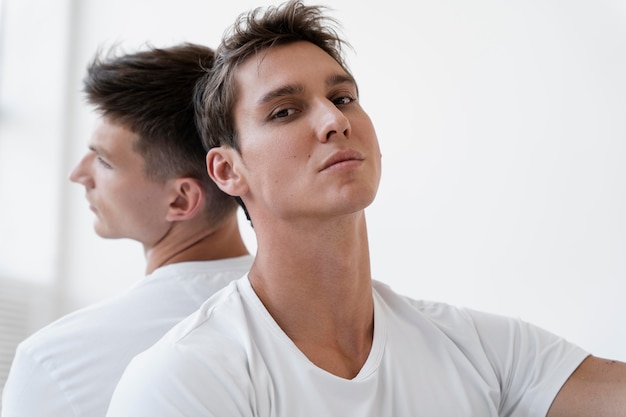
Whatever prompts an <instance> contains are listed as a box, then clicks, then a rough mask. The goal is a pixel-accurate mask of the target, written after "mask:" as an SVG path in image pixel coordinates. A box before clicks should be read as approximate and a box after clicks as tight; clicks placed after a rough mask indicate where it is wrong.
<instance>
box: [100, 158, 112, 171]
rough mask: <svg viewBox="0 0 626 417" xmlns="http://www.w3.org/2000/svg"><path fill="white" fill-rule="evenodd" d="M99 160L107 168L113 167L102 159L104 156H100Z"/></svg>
mask: <svg viewBox="0 0 626 417" xmlns="http://www.w3.org/2000/svg"><path fill="white" fill-rule="evenodd" d="M98 162H99V163H100V164H101V165H102V166H103V167H105V168H109V169H110V168H113V167H112V166H111V165H110V164H109V163H108V162H107V161H105V160H104V159H102V157H100V156H99V157H98Z"/></svg>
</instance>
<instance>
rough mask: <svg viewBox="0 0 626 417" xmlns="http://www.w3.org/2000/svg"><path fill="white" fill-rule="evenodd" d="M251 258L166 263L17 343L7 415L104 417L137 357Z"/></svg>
mask: <svg viewBox="0 0 626 417" xmlns="http://www.w3.org/2000/svg"><path fill="white" fill-rule="evenodd" d="M252 260H253V257H252V256H242V257H238V258H231V259H223V260H217V261H198V262H183V263H176V264H170V265H166V266H164V267H161V268H159V269H157V270H155V271H154V272H153V273H152V274H150V275H148V276H146V277H144V278H143V279H142V280H141V281H139V282H138V283H136V284H135V285H134V286H133V287H131V288H130V289H129V290H127V291H126V292H124V293H123V294H120V295H119V296H117V297H114V298H112V299H110V300H107V301H105V302H102V303H98V304H95V305H93V306H90V307H87V308H84V309H81V310H78V311H76V312H74V313H71V314H69V315H67V316H65V317H62V318H60V319H59V320H57V321H55V322H54V323H52V324H50V325H48V326H46V327H44V328H43V329H41V330H39V331H38V332H36V333H35V334H34V335H32V336H31V337H29V338H28V339H26V340H25V341H24V342H22V343H21V344H20V345H19V346H18V349H17V353H16V355H15V359H14V361H13V364H12V367H11V371H10V373H9V378H8V380H7V383H6V385H5V388H4V392H3V398H2V401H3V404H2V417H103V416H104V415H105V414H106V410H107V408H108V406H109V401H110V399H111V395H112V394H113V389H114V388H115V385H116V384H117V382H118V380H119V378H120V376H121V375H122V372H123V371H124V368H126V366H127V365H128V363H129V362H130V360H131V359H132V358H133V357H134V356H135V355H136V354H137V353H139V352H141V351H143V350H145V349H146V348H148V347H149V346H151V345H152V344H154V343H155V342H156V341H157V340H159V339H160V338H161V337H162V336H163V335H164V334H165V333H166V332H167V331H168V330H169V329H171V328H172V327H173V326H174V325H175V324H176V323H178V322H180V321H181V320H182V319H184V318H185V317H187V316H188V315H190V314H191V313H193V312H194V311H195V310H197V309H198V307H199V306H200V305H201V304H202V303H203V302H204V301H206V300H207V298H209V297H210V296H211V295H213V294H214V293H215V292H216V291H217V290H219V289H221V288H223V287H224V286H226V285H227V284H229V283H230V282H231V281H233V280H235V279H237V278H241V277H242V276H244V275H245V274H246V273H247V271H248V270H249V269H250V266H251V265H252Z"/></svg>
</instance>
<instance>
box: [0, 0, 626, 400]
mask: <svg viewBox="0 0 626 417" xmlns="http://www.w3.org/2000/svg"><path fill="white" fill-rule="evenodd" d="M268 3H277V1H272V2H264V1H262V0H230V1H226V2H222V1H220V2H217V1H209V0H178V1H176V2H171V1H165V0H149V1H148V0H108V1H106V2H103V1H96V0H0V13H1V14H0V389H1V387H2V383H3V381H4V377H5V376H6V372H7V371H8V368H9V366H10V362H11V360H12V357H13V353H14V350H15V346H16V344H17V343H18V342H19V341H21V340H22V339H23V338H25V337H26V336H28V335H29V334H31V333H32V332H33V331H36V330H37V329H38V328H40V327H42V326H44V325H45V324H47V323H49V322H50V321H52V320H54V319H55V318H57V317H59V316H61V315H63V314H66V313H68V312H71V311H74V310H76V309H78V308H81V307H83V306H86V305H89V304H92V303H95V302H97V301H99V300H102V299H104V298H107V297H110V296H112V295H114V294H116V293H118V292H120V291H122V290H123V289H125V288H127V287H128V286H130V285H132V284H133V283H134V282H135V281H136V280H137V279H139V278H140V277H141V276H142V275H143V273H144V258H143V252H142V248H141V246H140V245H139V244H137V243H135V242H132V241H128V240H116V241H113V240H103V239H101V238H99V237H97V236H96V235H95V233H94V232H93V230H92V213H91V212H90V211H89V210H88V205H87V203H86V201H85V200H84V197H83V195H84V190H83V189H82V187H81V186H78V185H76V184H72V183H70V182H69V181H68V179H67V177H68V174H69V172H70V170H71V168H72V167H73V165H74V164H75V163H76V162H77V161H78V159H79V157H80V156H81V155H82V154H83V153H84V152H85V150H86V149H87V148H86V146H87V140H88V139H89V135H90V133H91V129H92V126H93V123H94V120H95V115H94V114H93V113H92V111H91V108H89V107H88V106H87V105H86V104H85V103H84V101H83V97H82V95H81V92H80V90H81V80H82V77H83V74H84V70H85V67H86V65H87V62H88V61H89V60H90V59H91V58H92V57H93V55H94V53H95V52H96V50H97V49H98V48H100V47H109V46H112V45H116V44H117V45H119V46H120V47H121V50H124V51H127V52H132V51H135V50H136V49H137V48H140V47H141V46H142V45H145V44H147V43H149V44H152V45H155V46H168V45H172V44H174V43H178V42H183V41H190V42H198V43H204V44H207V45H209V46H213V47H214V46H216V45H217V43H218V41H219V39H220V37H221V34H222V33H223V31H224V30H225V29H226V27H227V26H228V25H229V24H230V23H231V22H232V21H233V20H234V18H235V17H236V16H237V15H238V14H239V13H240V12H242V11H245V10H248V9H250V8H252V7H255V6H259V5H265V4H268ZM308 3H311V2H310V1H309V2H308ZM321 3H322V4H326V5H328V6H330V7H331V8H332V12H331V14H332V15H333V16H335V17H337V18H338V19H340V21H341V22H342V24H343V28H344V29H343V33H344V34H345V36H346V37H347V39H348V40H349V41H350V42H351V43H352V45H353V47H354V51H353V52H351V53H350V54H349V62H350V64H351V68H352V70H353V72H354V74H355V75H356V77H357V80H358V82H359V87H360V92H361V102H362V105H363V106H364V107H365V109H366V110H367V111H368V112H369V114H370V116H371V118H372V119H373V121H374V123H375V126H376V128H377V133H378V137H379V140H380V142H381V148H382V153H383V178H382V182H381V186H380V191H379V195H378V198H377V200H376V201H375V202H374V204H373V205H372V206H370V207H369V208H368V209H367V217H368V227H369V231H370V243H371V256H372V269H373V276H374V278H375V279H378V280H380V281H384V282H386V283H388V284H390V285H391V286H392V287H393V288H394V289H395V290H397V291H398V292H401V293H405V294H408V295H411V296H413V297H416V298H422V299H432V300H439V301H446V302H449V303H452V304H456V305H462V306H467V307H471V308H476V309H480V310H484V311H490V312H494V313H498V314H504V315H510V316H515V317H521V318H522V319H524V320H527V321H530V322H533V323H535V324H538V325H540V326H542V327H544V328H546V329H548V330H550V331H553V332H555V333H558V334H560V335H562V336H564V337H566V338H567V339H569V340H571V341H573V342H575V343H577V344H579V345H581V346H582V347H584V348H585V349H588V350H590V351H591V352H592V353H594V354H596V355H598V356H603V357H610V358H614V359H620V360H622V361H625V360H626V304H625V303H624V294H625V293H626V163H625V161H626V77H625V76H624V75H625V74H626V2H624V1H623V0H526V1H524V2H501V1H497V0H473V1H471V2H467V1H465V0H417V1H413V2H410V4H411V6H410V7H408V6H407V4H409V3H407V2H405V1H404V0H386V1H384V2H381V1H378V2H375V1H368V0H322V1H321ZM240 218H241V221H242V228H243V231H244V233H245V237H246V243H247V244H248V245H249V248H250V250H251V251H252V252H253V253H254V250H255V249H256V246H255V244H256V243H255V239H254V234H253V233H252V230H251V229H250V228H249V227H248V225H247V224H246V222H245V221H244V219H243V216H241V217H240Z"/></svg>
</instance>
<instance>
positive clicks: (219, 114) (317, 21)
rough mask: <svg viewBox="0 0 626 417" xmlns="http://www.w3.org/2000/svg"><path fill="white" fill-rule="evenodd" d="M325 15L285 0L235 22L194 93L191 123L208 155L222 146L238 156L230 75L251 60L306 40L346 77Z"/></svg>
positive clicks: (336, 38)
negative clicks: (253, 56) (277, 48)
mask: <svg viewBox="0 0 626 417" xmlns="http://www.w3.org/2000/svg"><path fill="white" fill-rule="evenodd" d="M325 10H326V8H325V7H323V6H305V5H304V4H303V3H302V1H300V0H290V1H288V2H286V3H283V4H282V5H280V6H269V7H267V8H265V9H263V8H260V7H259V8H256V9H254V10H252V11H250V12H248V13H243V14H241V15H240V16H239V17H238V18H237V20H236V21H235V23H234V24H233V25H232V26H231V27H230V29H229V31H227V32H226V34H225V36H224V38H223V40H222V43H221V44H220V46H219V47H218V49H217V51H216V59H215V63H214V64H213V67H212V69H211V70H210V71H208V72H207V74H206V75H205V76H204V77H202V78H201V79H200V81H199V82H198V85H197V89H196V93H195V99H194V104H195V106H196V123H197V124H198V130H199V131H200V134H201V136H202V142H203V143H204V147H205V148H206V149H207V150H208V149H210V148H213V147H216V146H221V145H224V146H229V147H232V148H234V149H236V150H237V151H240V148H239V142H238V139H237V132H236V131H235V126H234V117H233V109H234V105H235V101H236V99H237V86H236V83H235V82H234V74H235V70H236V69H237V67H238V66H239V65H240V64H241V63H243V61H245V60H246V59H247V58H248V57H250V56H251V55H253V54H255V53H257V52H260V51H262V50H264V49H267V48H270V47H272V46H276V45H284V44H289V43H293V42H298V41H308V42H311V43H313V44H314V45H317V46H318V47H320V48H321V49H322V50H324V51H325V52H326V53H328V54H329V55H330V56H331V57H332V58H334V59H335V61H337V63H339V65H340V66H341V67H342V68H343V69H344V70H345V71H346V72H347V73H348V74H351V72H350V71H349V69H348V66H347V64H346V62H345V59H344V55H343V46H344V45H345V46H349V44H348V43H347V42H346V41H344V40H343V39H342V38H340V36H339V35H338V32H337V29H338V27H339V24H338V22H337V21H336V20H335V19H333V18H331V17H328V16H325V15H324V11H325Z"/></svg>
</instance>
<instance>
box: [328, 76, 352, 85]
mask: <svg viewBox="0 0 626 417" xmlns="http://www.w3.org/2000/svg"><path fill="white" fill-rule="evenodd" d="M346 83H347V84H352V85H354V86H355V87H356V81H355V80H354V78H353V77H351V76H350V75H348V74H333V75H331V76H330V77H328V78H327V79H326V85H327V86H328V87H333V86H335V85H338V84H346Z"/></svg>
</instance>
